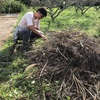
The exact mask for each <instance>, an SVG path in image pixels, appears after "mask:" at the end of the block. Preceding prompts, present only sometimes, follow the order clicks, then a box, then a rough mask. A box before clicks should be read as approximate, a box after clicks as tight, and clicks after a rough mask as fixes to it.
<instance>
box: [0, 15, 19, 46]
mask: <svg viewBox="0 0 100 100" xmlns="http://www.w3.org/2000/svg"><path fill="white" fill-rule="evenodd" d="M17 20H18V14H7V15H0V47H2V46H3V43H4V42H5V41H6V40H7V39H8V37H9V36H10V35H11V34H12V33H13V29H14V25H15V24H16V22H17Z"/></svg>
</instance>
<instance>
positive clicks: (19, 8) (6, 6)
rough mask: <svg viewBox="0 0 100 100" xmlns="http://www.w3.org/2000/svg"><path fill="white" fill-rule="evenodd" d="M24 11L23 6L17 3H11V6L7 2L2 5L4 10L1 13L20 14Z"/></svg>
mask: <svg viewBox="0 0 100 100" xmlns="http://www.w3.org/2000/svg"><path fill="white" fill-rule="evenodd" d="M24 9H25V5H24V4H22V3H20V2H19V1H13V2H12V3H11V4H10V3H9V2H7V3H6V4H4V9H3V11H2V13H17V12H21V11H23V10H24Z"/></svg>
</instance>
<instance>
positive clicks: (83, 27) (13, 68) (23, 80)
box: [0, 8, 100, 100]
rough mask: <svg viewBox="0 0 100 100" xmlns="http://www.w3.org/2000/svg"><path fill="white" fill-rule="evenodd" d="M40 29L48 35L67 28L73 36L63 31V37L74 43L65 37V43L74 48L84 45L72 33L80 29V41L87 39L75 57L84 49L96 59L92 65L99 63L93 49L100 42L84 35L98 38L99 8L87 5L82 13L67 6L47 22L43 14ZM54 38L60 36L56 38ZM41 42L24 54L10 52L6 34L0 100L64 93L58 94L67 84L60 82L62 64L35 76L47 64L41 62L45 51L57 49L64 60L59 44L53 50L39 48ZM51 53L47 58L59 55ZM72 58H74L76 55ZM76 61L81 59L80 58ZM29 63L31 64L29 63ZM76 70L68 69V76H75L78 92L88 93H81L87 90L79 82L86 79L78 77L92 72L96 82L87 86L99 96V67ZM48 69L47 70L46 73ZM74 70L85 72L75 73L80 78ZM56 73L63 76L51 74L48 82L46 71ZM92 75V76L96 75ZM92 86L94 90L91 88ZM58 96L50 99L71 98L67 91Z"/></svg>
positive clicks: (42, 99) (32, 99)
mask: <svg viewBox="0 0 100 100" xmlns="http://www.w3.org/2000/svg"><path fill="white" fill-rule="evenodd" d="M31 10H32V9H31ZM28 11H30V10H28ZM24 13H25V12H21V13H20V17H19V19H20V18H21V17H22V16H23V14H24ZM48 21H50V26H49V24H48ZM41 30H42V31H43V32H44V33H45V34H51V35H52V34H53V33H55V32H58V33H59V32H65V33H66V31H67V32H68V33H69V32H70V33H72V37H74V38H72V37H70V35H69V34H68V36H67V35H66V36H65V37H67V38H66V39H68V40H70V39H71V38H72V40H73V41H74V42H75V43H77V44H75V45H74V44H73V43H72V41H71V42H70V41H68V43H69V42H70V43H71V45H72V46H73V47H74V48H75V46H76V47H77V48H79V47H80V46H82V47H84V45H82V44H81V42H79V40H80V39H78V38H77V37H78V36H79V35H78V36H77V35H76V34H75V33H82V34H83V35H82V36H83V38H82V37H81V38H82V40H81V41H83V43H85V42H86V43H88V42H87V41H89V42H90V43H88V46H86V47H84V49H81V50H83V52H84V53H85V54H86V55H85V54H82V55H78V57H79V58H81V56H82V57H83V58H85V57H87V52H88V53H89V54H90V56H89V59H92V57H91V56H92V55H94V56H93V57H94V58H95V57H96V60H94V59H92V60H93V61H98V62H96V64H94V63H92V64H94V65H95V66H99V62H100V56H98V55H96V56H95V50H94V49H95V47H96V48H97V51H99V47H100V44H98V43H97V42H96V43H97V44H96V43H95V38H94V39H93V40H92V39H91V38H87V37H88V36H89V37H91V36H92V38H93V36H96V37H98V38H99V36H100V10H98V11H97V10H95V9H94V8H90V9H89V10H88V11H87V12H86V13H85V14H84V15H81V13H80V12H77V13H76V12H75V10H74V8H68V9H66V10H65V11H63V12H62V13H61V14H60V15H59V16H58V17H57V18H56V19H55V21H54V22H51V19H50V16H49V15H48V17H47V18H45V19H43V20H42V21H41ZM73 33H74V35H73ZM85 33H86V34H87V35H86V36H85V35H84V34H85ZM61 39H62V40H63V41H64V39H63V38H61ZM58 40H60V38H59V39H58ZM58 40H57V42H55V43H53V44H52V43H51V44H52V45H51V44H50V46H54V47H55V46H56V45H58V44H57V43H59V42H58ZM85 40H87V41H85ZM52 41H53V40H51V42H52ZM55 41H56V39H55ZM63 43H64V44H66V42H63ZM78 43H80V44H79V45H78ZM43 44H45V43H44V42H43V41H42V40H41V39H40V40H37V41H36V43H35V44H33V48H32V49H31V52H32V53H29V54H28V55H24V54H22V53H21V52H16V53H14V51H13V49H14V48H13V47H12V45H13V43H12V37H10V38H9V39H8V41H7V42H6V43H5V45H4V47H3V49H2V50H1V51H0V100H46V98H47V97H52V98H55V97H56V96H57V95H58V96H59V98H61V97H63V96H64V94H60V92H61V91H63V88H65V87H67V85H68V86H69V84H65V83H64V82H65V80H62V78H63V79H65V77H64V76H63V73H61V72H63V71H64V70H63V69H62V68H58V69H55V70H54V71H53V70H50V69H49V68H47V70H48V73H45V74H47V75H48V76H47V77H46V76H45V74H44V76H43V79H42V78H41V79H40V80H39V79H37V77H38V76H39V78H40V77H42V76H41V75H42V74H43V71H44V68H45V66H46V65H47V64H48V60H47V61H45V62H44V60H45V59H46V57H48V55H50V53H51V54H52V55H53V54H55V52H57V54H58V55H59V53H60V54H61V55H62V56H63V57H62V58H64V60H65V59H66V57H65V56H64V55H63V54H62V52H61V51H62V50H63V49H62V48H58V49H57V48H54V50H53V48H51V49H48V48H49V46H46V47H44V48H43V51H41V45H43ZM61 44H62V42H60V46H61ZM92 44H93V46H94V47H93V48H92ZM69 46H70V45H69ZM47 47H48V48H47ZM87 47H88V48H89V49H90V52H89V51H88V49H87ZM70 48H71V47H68V48H67V49H68V50H69V51H70ZM77 48H76V50H78V49H77ZM91 48H92V49H91ZM38 49H39V50H40V51H39V52H37V51H38ZM59 49H61V51H59ZM64 49H65V50H67V49H66V47H64ZM46 50H51V52H50V53H49V52H46ZM35 52H36V53H37V55H34V53H35ZM41 52H42V53H43V52H44V54H43V55H42V53H41ZM58 52H59V53H58ZM64 52H65V51H64ZM71 52H72V51H71ZM74 53H75V52H74ZM39 54H40V55H41V56H40V55H39ZM45 54H47V56H45ZM38 55H39V56H38ZM52 55H50V56H49V57H50V59H52V60H55V59H56V58H57V57H59V56H55V55H53V56H55V59H53V58H52V57H53V56H52ZM37 56H38V57H39V58H38V57H37ZM68 56H69V60H70V61H71V60H72V59H73V56H74V55H72V57H71V55H68ZM75 56H77V55H75ZM97 56H98V58H97ZM35 57H37V58H38V59H39V60H40V62H41V65H38V64H37V63H36V61H35V60H36V59H35ZM43 57H44V58H43ZM42 58H43V59H42ZM70 58H71V59H70ZM83 58H82V59H83ZM48 59H49V58H48ZM50 59H49V60H50ZM59 59H60V58H59ZM59 59H58V61H57V63H58V62H59ZM75 60H76V62H77V60H78V58H77V59H75ZM61 61H63V60H61ZM43 62H44V63H43ZM76 62H75V64H76ZM80 62H82V61H81V60H80ZM35 63H36V64H35ZM32 64H33V65H32ZM43 64H44V65H43ZM51 64H54V63H49V64H48V66H50V65H51ZM61 64H62V63H61ZM63 64H65V63H64V62H63ZM68 64H69V63H68ZM86 64H89V63H86ZM29 65H31V67H29ZM42 65H43V66H42ZM35 66H38V67H35ZM39 66H40V67H39ZM41 66H42V67H43V68H41ZM48 66H47V67H48ZM88 67H89V68H90V66H88ZM92 67H93V66H92ZM59 69H60V70H59ZM98 69H99V67H98V68H97V69H96V71H97V70H98ZM77 70H78V69H77V68H76V69H75V70H74V71H73V70H72V69H71V70H70V71H72V74H71V73H70V75H73V76H72V77H73V80H74V79H75V80H74V81H75V82H76V83H77V85H79V87H82V88H81V90H80V91H81V93H82V92H83V93H84V94H81V95H84V97H88V96H89V95H90V94H88V96H87V94H85V93H87V92H85V89H87V88H85V86H84V88H83V85H84V84H85V85H86V83H84V84H83V83H82V82H83V81H82V82H81V81H80V80H81V78H89V77H90V76H91V75H92V76H93V75H94V76H93V77H92V79H94V81H95V83H96V82H98V83H97V84H96V85H95V86H94V84H92V85H91V86H90V89H93V91H92V90H91V91H92V92H93V94H92V98H95V94H94V92H96V93H97V94H96V96H97V99H95V100H99V99H98V98H100V94H99V92H100V90H99V86H100V81H98V80H99V79H98V78H99V76H98V75H99V74H100V73H99V72H100V71H99V72H98V73H99V74H98V73H95V72H94V71H93V72H92V71H91V72H90V70H89V71H86V70H85V71H86V72H85V71H83V72H82V71H81V72H80V70H78V71H77ZM94 70H95V69H94ZM50 71H51V74H50V73H49V72H50ZM55 72H57V74H54V73H55ZM74 72H75V73H74ZM78 72H79V73H80V74H82V75H83V74H84V73H85V74H84V76H83V77H81V78H80V77H79V76H78V77H79V78H80V80H78V79H77V77H76V76H77V75H79V74H78ZM59 73H61V76H63V77H61V76H60V77H59V76H58V77H56V78H58V79H59V80H58V79H55V78H54V79H53V80H54V82H51V80H50V79H48V78H50V77H49V75H51V76H53V75H54V76H56V75H59ZM66 73H69V71H67V72H66ZM90 73H91V75H90ZM31 75H32V76H31ZM75 75H76V76H75ZM85 75H87V76H88V75H90V76H89V77H86V76H85ZM80 76H81V75H80ZM94 77H96V78H97V79H96V78H94ZM92 79H90V80H89V79H87V80H89V82H91V80H92ZM48 80H49V81H48ZM60 80H62V81H60ZM83 80H84V79H83ZM70 81H71V82H72V83H73V81H72V80H71V77H70ZM85 82H86V81H85ZM89 82H87V83H89ZM73 84H74V83H73ZM73 84H72V85H73ZM62 85H63V86H65V85H66V86H65V87H63V86H62ZM89 85H90V83H89V84H87V87H88V86H89ZM92 86H93V88H92ZM79 87H78V88H77V90H78V89H79ZM95 87H96V89H97V90H95ZM66 89H68V88H66ZM57 90H59V93H58V92H57ZM80 91H78V93H79V95H78V96H80ZM86 91H88V90H86ZM91 91H90V92H91ZM67 92H68V91H67ZM70 92H71V91H70ZM92 92H91V93H92ZM63 93H65V92H63ZM75 96H76V95H75ZM59 98H58V99H52V100H72V99H71V94H70V95H67V96H66V97H64V98H63V99H59ZM79 98H81V99H80V100H85V99H83V98H82V97H79ZM77 100H78V99H77ZM91 100H92V99H91Z"/></svg>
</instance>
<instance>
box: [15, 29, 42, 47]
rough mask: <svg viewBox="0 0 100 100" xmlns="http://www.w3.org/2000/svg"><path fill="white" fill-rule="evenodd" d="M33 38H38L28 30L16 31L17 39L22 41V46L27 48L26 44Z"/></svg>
mask: <svg viewBox="0 0 100 100" xmlns="http://www.w3.org/2000/svg"><path fill="white" fill-rule="evenodd" d="M35 38H40V36H39V35H37V34H36V33H33V32H32V31H30V30H29V29H21V30H19V31H18V39H17V40H22V41H23V46H28V43H29V42H30V41H31V40H32V39H35Z"/></svg>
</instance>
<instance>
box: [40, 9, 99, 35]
mask: <svg viewBox="0 0 100 100" xmlns="http://www.w3.org/2000/svg"><path fill="white" fill-rule="evenodd" d="M48 21H50V17H49V16H48V17H47V18H45V19H43V20H42V22H41V29H43V30H44V29H46V28H47V25H48ZM61 30H75V31H81V32H85V33H88V34H90V35H94V34H96V35H98V34H100V10H98V11H97V10H95V9H94V8H90V9H89V10H88V11H87V12H86V13H85V14H84V15H81V13H80V12H78V13H76V12H75V9H74V8H69V9H66V10H64V11H63V12H62V13H61V14H60V15H59V16H58V17H57V18H56V19H55V22H54V23H51V25H50V27H49V31H61ZM44 31H45V30H44Z"/></svg>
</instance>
